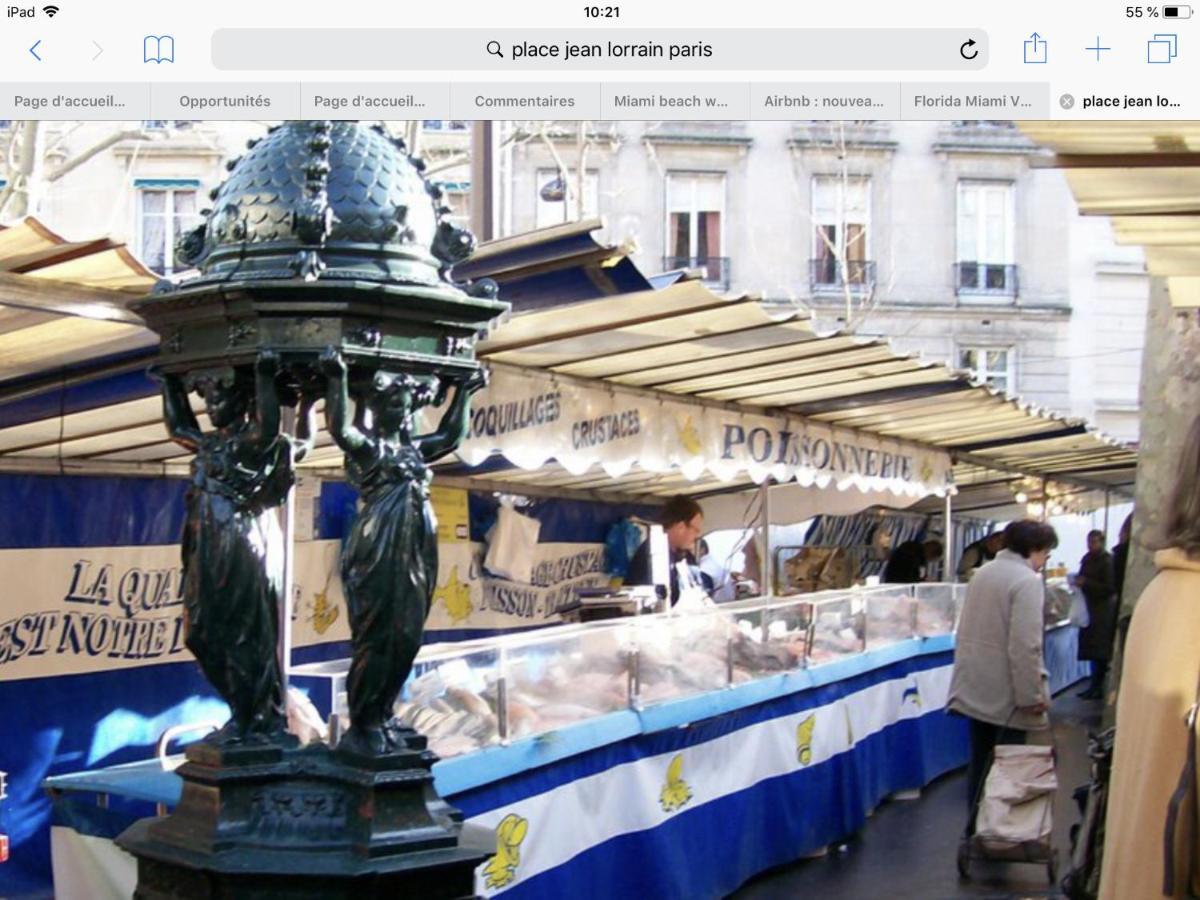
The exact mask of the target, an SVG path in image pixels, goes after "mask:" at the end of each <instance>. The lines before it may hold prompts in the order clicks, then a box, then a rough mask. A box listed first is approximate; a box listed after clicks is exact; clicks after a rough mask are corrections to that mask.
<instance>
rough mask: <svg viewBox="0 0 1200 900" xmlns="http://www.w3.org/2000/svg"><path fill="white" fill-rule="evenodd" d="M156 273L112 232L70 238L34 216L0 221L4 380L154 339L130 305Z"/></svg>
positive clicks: (1, 371)
mask: <svg viewBox="0 0 1200 900" xmlns="http://www.w3.org/2000/svg"><path fill="white" fill-rule="evenodd" d="M156 280H157V277H156V276H155V275H154V273H153V272H151V271H150V270H149V269H147V268H146V267H145V266H143V265H142V264H141V263H140V262H138V261H137V260H136V259H135V258H134V257H133V255H132V254H131V253H130V252H129V251H128V250H127V249H126V248H125V247H123V246H122V245H120V244H117V243H114V242H112V241H110V240H108V239H107V238H102V239H99V240H88V241H68V240H67V239H66V238H63V237H62V236H60V235H58V234H55V233H54V232H53V231H51V230H50V229H49V228H47V227H46V226H45V225H43V224H42V223H41V222H39V221H38V220H37V219H34V218H27V219H25V220H24V221H22V222H20V223H19V224H17V225H12V226H8V227H5V226H0V360H3V363H0V385H3V384H5V383H8V382H12V381H13V380H14V379H19V378H22V377H24V376H31V375H36V374H38V373H44V372H46V371H47V370H52V369H58V368H61V367H63V366H69V365H71V364H73V363H78V362H83V361H86V360H92V359H96V358H98V357H105V356H112V355H116V354H121V353H125V352H128V351H130V350H136V349H138V348H141V347H150V346H154V345H156V344H157V339H156V338H155V337H154V335H152V334H150V333H149V332H147V331H146V330H145V329H144V328H142V327H141V319H139V318H138V317H137V316H135V315H134V314H133V313H131V312H129V311H128V309H127V308H126V307H127V305H128V303H129V302H130V301H131V300H134V299H136V298H137V297H140V296H142V295H143V294H145V293H146V291H148V290H149V289H150V288H151V287H152V286H153V285H154V282H155V281H156Z"/></svg>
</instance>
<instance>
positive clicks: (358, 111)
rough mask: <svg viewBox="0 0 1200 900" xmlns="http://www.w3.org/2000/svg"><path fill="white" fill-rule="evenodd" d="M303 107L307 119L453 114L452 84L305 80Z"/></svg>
mask: <svg viewBox="0 0 1200 900" xmlns="http://www.w3.org/2000/svg"><path fill="white" fill-rule="evenodd" d="M300 108H301V110H302V112H301V116H302V117H303V118H306V119H307V118H313V119H320V118H323V117H332V118H337V119H342V118H408V117H413V118H418V119H449V118H452V116H451V115H450V85H449V84H445V83H442V84H439V83H426V82H406V83H402V84H384V83H374V84H367V83H359V82H354V81H350V82H337V81H324V82H316V83H311V82H305V83H304V84H302V85H301V86H300Z"/></svg>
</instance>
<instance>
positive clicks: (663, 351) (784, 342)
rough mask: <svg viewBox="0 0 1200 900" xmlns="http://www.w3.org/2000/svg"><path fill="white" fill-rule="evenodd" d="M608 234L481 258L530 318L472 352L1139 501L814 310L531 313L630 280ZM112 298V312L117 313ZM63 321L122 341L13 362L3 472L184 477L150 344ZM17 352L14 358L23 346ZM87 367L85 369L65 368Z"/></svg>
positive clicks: (1042, 437)
mask: <svg viewBox="0 0 1200 900" xmlns="http://www.w3.org/2000/svg"><path fill="white" fill-rule="evenodd" d="M26 224H27V225H28V223H26ZM23 227H24V226H23ZM597 227H599V223H598V222H592V223H585V224H583V225H579V226H576V227H574V228H571V227H568V226H560V227H558V228H555V229H549V230H547V232H545V233H544V234H543V237H544V238H545V242H546V246H542V245H541V244H540V243H539V240H538V233H534V234H532V235H524V236H521V237H519V238H513V239H507V240H506V241H501V242H496V244H495V245H492V246H489V245H485V246H484V247H483V248H482V251H481V252H480V254H479V255H478V258H477V259H476V260H474V262H475V263H476V266H475V267H474V268H473V269H472V271H471V273H470V274H471V277H496V278H497V279H498V280H500V281H501V284H502V285H503V284H504V283H505V279H507V280H508V283H510V284H523V285H524V290H525V291H526V299H527V300H528V302H529V305H530V306H532V307H533V308H532V309H531V310H530V311H528V312H524V313H517V314H515V315H513V316H512V317H511V318H510V319H508V320H507V321H506V322H504V323H503V324H501V325H500V326H499V327H497V328H496V329H495V330H494V331H493V332H492V333H491V334H490V335H489V336H488V337H487V338H486V340H483V341H482V342H481V343H480V344H479V345H478V347H477V352H478V355H479V357H480V358H481V359H482V360H485V361H486V362H488V363H489V364H492V365H494V366H497V367H502V368H503V367H518V368H521V369H529V370H536V371H542V372H547V373H551V374H553V375H554V376H555V377H557V378H561V379H564V380H571V379H578V380H580V381H582V382H587V383H591V384H596V383H600V384H609V385H612V386H613V389H620V390H628V391H637V392H643V393H647V394H649V395H652V396H653V395H657V396H661V397H669V398H672V399H679V398H682V399H687V400H688V401H689V402H691V403H694V404H697V405H703V406H710V407H718V408H724V409H739V410H745V411H747V412H755V413H786V414H789V415H795V416H801V417H805V418H807V419H809V420H811V421H814V422H820V423H826V424H828V425H832V426H836V427H838V428H844V429H855V430H858V431H862V432H866V433H868V434H870V435H877V436H880V437H886V438H891V439H895V440H901V441H908V442H915V443H918V444H921V445H924V446H927V447H932V448H940V449H942V450H945V451H949V452H951V453H952V454H954V456H955V459H956V466H955V473H954V474H955V481H956V483H957V484H958V485H959V486H960V489H970V487H971V486H972V485H973V484H974V483H975V482H977V481H979V482H995V481H1004V480H1008V479H1011V478H1015V477H1017V475H1018V474H1026V475H1029V474H1033V475H1038V476H1043V475H1044V476H1046V477H1051V478H1061V479H1063V480H1064V481H1067V482H1072V481H1073V482H1074V483H1084V482H1086V483H1088V484H1090V485H1092V486H1100V487H1103V486H1105V485H1108V486H1111V487H1114V488H1120V487H1122V486H1126V485H1128V484H1130V483H1132V480H1133V474H1134V470H1135V465H1136V453H1135V451H1134V449H1133V448H1130V447H1127V446H1123V445H1121V444H1118V443H1117V442H1115V441H1113V440H1111V439H1109V438H1106V437H1105V436H1103V435H1101V434H1098V433H1097V432H1095V431H1094V430H1093V429H1091V428H1090V427H1089V426H1088V425H1087V423H1086V422H1084V421H1082V420H1079V419H1070V418H1065V417H1062V416H1059V415H1056V414H1053V413H1051V412H1048V411H1046V410H1041V409H1037V408H1034V407H1031V406H1029V405H1027V404H1023V403H1021V402H1020V401H1019V400H1016V399H1013V398H1010V397H1007V396H1005V395H1003V394H1000V393H997V392H995V391H993V390H990V389H988V388H985V387H981V386H978V385H975V384H973V383H972V382H971V380H970V376H969V375H968V374H967V373H965V372H962V371H957V370H954V369H950V368H948V367H946V366H944V365H941V364H938V363H931V362H927V361H923V360H921V359H919V358H916V357H912V356H907V355H904V354H900V353H897V352H895V351H894V350H892V349H891V348H890V347H889V346H888V344H887V342H886V341H884V340H880V339H877V338H862V337H857V336H855V335H851V334H843V333H833V334H821V333H819V332H818V331H817V330H816V328H815V327H814V324H813V322H812V320H811V317H810V316H809V314H808V312H807V311H806V310H803V309H799V308H794V307H790V306H789V307H780V306H777V305H776V306H772V305H770V304H766V303H763V302H761V301H759V300H758V299H756V298H754V297H749V296H742V297H722V296H718V295H716V294H714V293H713V292H712V291H711V290H709V289H708V288H707V287H705V286H704V285H703V284H702V283H701V282H700V281H698V280H696V279H694V278H688V277H683V278H679V279H669V280H664V281H662V282H660V284H665V286H663V287H660V288H655V287H653V285H652V282H651V280H649V279H645V278H640V281H636V282H633V283H634V284H635V285H636V286H637V287H638V289H637V290H634V291H632V292H620V293H611V291H610V288H611V285H609V284H603V283H602V284H599V285H596V284H595V282H594V281H593V282H592V283H593V289H592V296H593V299H587V300H582V301H580V302H576V303H572V304H568V305H565V306H556V307H554V308H538V307H539V306H544V305H545V304H546V302H547V300H546V298H547V297H548V296H551V297H552V296H554V295H555V294H556V288H555V287H554V284H553V282H540V283H539V282H538V280H537V275H536V273H534V274H530V273H529V271H528V269H526V268H523V267H524V266H528V267H529V268H531V269H536V270H539V271H543V272H545V271H556V272H559V273H563V276H562V277H564V278H566V279H567V280H569V281H571V282H572V283H574V284H578V283H580V282H579V273H578V270H579V269H588V268H589V267H592V266H595V265H597V264H600V265H606V266H608V267H609V268H619V267H621V266H624V265H625V264H628V265H629V266H632V263H630V262H629V260H628V259H627V251H625V250H622V249H621V248H614V247H604V246H603V245H600V244H597V243H596V242H595V241H594V239H593V238H592V237H591V232H592V231H594V230H595V229H596V228H597ZM4 234H5V233H0V240H2V239H3V237H4ZM589 241H590V242H591V244H592V248H591V249H589V247H588V242H589ZM104 252H116V251H115V250H114V249H113V248H112V247H109V248H108V249H107V250H105V251H104ZM135 266H136V264H135ZM547 267H549V268H547ZM4 268H7V266H6V265H5V257H3V256H0V269H4ZM634 272H636V269H634ZM28 274H29V273H25V275H22V276H20V277H22V278H24V277H26V276H27V275H28ZM456 274H457V273H456ZM12 277H17V276H12ZM126 277H127V278H128V281H127V282H126V283H125V284H126V285H127V286H129V287H132V286H133V285H135V284H140V288H139V289H140V290H145V288H146V287H148V282H149V281H150V278H149V277H148V276H145V275H140V273H137V272H136V271H135V270H131V271H130V272H129V273H128V274H127V276H126ZM139 277H140V278H142V279H143V281H142V282H138V280H137V279H138V278H139ZM629 277H630V278H632V276H629ZM639 277H640V273H639ZM63 290H64V291H65V288H64V289H63ZM76 290H78V288H77V289H76ZM108 290H109V293H108V294H106V295H105V296H106V297H108V299H109V300H110V302H111V310H118V311H123V305H122V303H121V302H118V301H117V300H116V299H115V297H114V296H113V294H112V289H111V288H109V289H108ZM0 291H2V293H0V303H3V304H5V306H6V307H7V304H8V300H7V298H8V296H9V290H8V287H7V285H0ZM120 296H122V297H128V294H122V295H120ZM64 297H65V293H64ZM60 300H61V301H62V302H63V303H66V300H65V299H63V298H60ZM67 306H68V307H70V309H71V310H74V311H68V310H60V311H56V312H54V313H49V312H47V313H42V312H39V313H38V315H44V316H47V317H48V319H47V321H51V322H57V323H60V324H63V327H64V328H65V331H66V334H67V337H71V335H72V334H73V332H74V330H75V329H94V328H98V327H100V328H106V329H112V330H113V331H112V332H111V335H110V337H111V341H109V342H108V343H105V344H103V345H102V346H100V347H99V348H97V347H94V346H93V347H90V348H89V346H88V344H87V341H86V340H74V339H72V340H71V341H70V344H69V346H70V347H72V348H77V349H72V350H70V351H69V352H68V354H67V355H66V356H64V355H62V354H61V352H60V350H59V349H58V345H56V344H48V343H47V344H41V343H38V344H35V345H33V346H30V347H27V348H26V351H25V352H26V354H27V359H25V360H24V361H20V362H18V363H17V365H16V367H15V369H16V371H15V372H14V368H13V367H12V366H10V363H9V361H8V359H7V358H5V361H4V363H2V364H0V467H2V468H6V469H8V470H13V469H16V470H21V469H28V470H30V471H45V470H47V469H50V470H61V471H65V472H71V471H127V472H137V471H147V472H157V473H163V472H167V473H172V472H176V473H178V472H182V471H183V470H184V467H185V465H186V462H187V455H186V454H185V453H184V452H183V451H182V450H181V448H179V447H178V446H176V445H175V444H173V443H171V442H170V441H169V440H168V438H167V434H166V431H165V429H164V427H163V426H162V424H161V422H160V415H161V403H160V401H159V399H158V396H157V387H156V385H155V384H154V383H153V382H151V381H150V380H149V379H148V378H146V377H145V375H144V373H143V371H142V370H143V369H144V367H145V366H146V365H147V363H148V361H149V356H150V354H151V353H152V351H151V350H150V349H149V348H151V347H152V346H153V344H154V338H153V336H152V335H150V333H149V332H146V331H144V330H142V329H139V328H138V327H137V326H136V325H133V324H130V323H129V321H128V319H127V318H120V319H116V320H114V319H95V318H90V317H87V316H83V315H80V314H78V311H77V310H75V307H73V306H71V305H70V304H69V303H67ZM5 311H7V310H5ZM125 315H128V314H125ZM64 323H65V324H64ZM14 334H15V337H14V338H13V340H14V341H15V342H16V343H17V344H18V345H21V344H22V342H23V341H24V340H25V339H24V338H23V337H22V336H21V332H20V331H17V332H14ZM5 337H7V336H5ZM29 340H30V341H32V340H33V338H32V337H30V338H29ZM113 347H119V348H124V349H126V350H128V349H131V348H132V349H134V350H136V349H137V348H144V349H142V350H141V351H139V352H135V353H133V354H126V355H125V356H116V357H113V356H112V355H111V352H108V351H110V350H111V349H112V348H113ZM81 360H86V364H83V365H74V366H71V365H68V364H67V363H68V362H71V363H80V361H81ZM64 366H66V368H65V369H64ZM14 376H20V377H14ZM307 464H308V465H309V466H312V467H317V468H335V467H336V468H340V464H341V461H340V453H339V452H338V451H337V449H336V448H335V447H333V446H332V442H331V441H330V439H329V437H328V435H326V434H324V433H322V435H321V436H320V438H319V440H318V449H317V450H316V451H315V452H314V453H313V454H312V455H311V457H310V459H309V460H308V461H307ZM441 473H442V476H443V477H444V478H445V477H450V478H454V477H457V478H459V479H470V482H471V483H473V484H476V485H478V486H480V487H486V488H493V487H498V486H504V485H508V486H510V488H511V489H513V490H517V491H519V490H526V489H527V490H529V491H540V492H546V491H551V492H558V493H560V494H563V493H564V492H566V491H577V492H584V493H585V494H588V495H594V496H603V497H613V498H618V497H620V498H627V497H630V496H635V495H636V496H646V495H668V494H674V493H680V492H682V493H690V494H694V495H702V494H704V493H709V492H714V491H718V490H729V489H730V488H732V487H737V486H748V485H749V484H750V483H751V481H750V479H749V478H748V477H746V476H745V475H740V476H738V477H737V478H735V480H734V481H732V482H720V481H718V480H716V479H715V478H714V477H712V476H711V475H710V474H708V473H704V474H703V475H701V477H699V478H698V479H697V480H696V481H690V482H689V481H688V480H687V479H686V478H684V477H683V475H682V474H680V473H679V472H678V471H672V472H667V473H655V472H647V471H642V470H640V469H638V468H636V467H635V468H634V469H632V470H630V471H629V472H627V473H625V474H624V475H621V476H620V477H617V478H613V477H610V476H609V475H607V474H606V473H605V472H604V471H603V470H601V469H593V470H591V471H588V472H584V473H583V474H581V475H580V474H577V475H572V474H571V473H569V472H567V471H566V470H565V469H562V468H561V467H559V466H558V465H556V464H551V465H549V466H547V467H546V468H544V469H541V470H539V471H538V472H535V473H530V472H525V471H522V470H520V469H516V468H513V467H510V466H507V465H505V464H503V463H502V462H496V463H495V464H487V465H485V466H483V467H480V468H478V469H466V468H465V467H463V466H461V465H455V464H454V463H453V461H452V462H451V463H450V464H449V465H448V467H446V468H444V469H442V470H441Z"/></svg>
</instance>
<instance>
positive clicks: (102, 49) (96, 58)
mask: <svg viewBox="0 0 1200 900" xmlns="http://www.w3.org/2000/svg"><path fill="white" fill-rule="evenodd" d="M92 43H93V44H95V45H96V55H95V56H93V57H92V62H95V61H96V60H98V59H99V58H100V54H101V53H103V52H104V48H103V47H101V46H100V44H99V43H98V42H96V41H92Z"/></svg>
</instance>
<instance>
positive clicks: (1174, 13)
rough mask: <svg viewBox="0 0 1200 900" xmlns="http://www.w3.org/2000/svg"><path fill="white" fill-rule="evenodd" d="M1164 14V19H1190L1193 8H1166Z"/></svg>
mask: <svg viewBox="0 0 1200 900" xmlns="http://www.w3.org/2000/svg"><path fill="white" fill-rule="evenodd" d="M1162 14H1163V18H1164V19H1190V18H1191V17H1192V8H1191V7H1190V6H1164V7H1163V8H1162Z"/></svg>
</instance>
